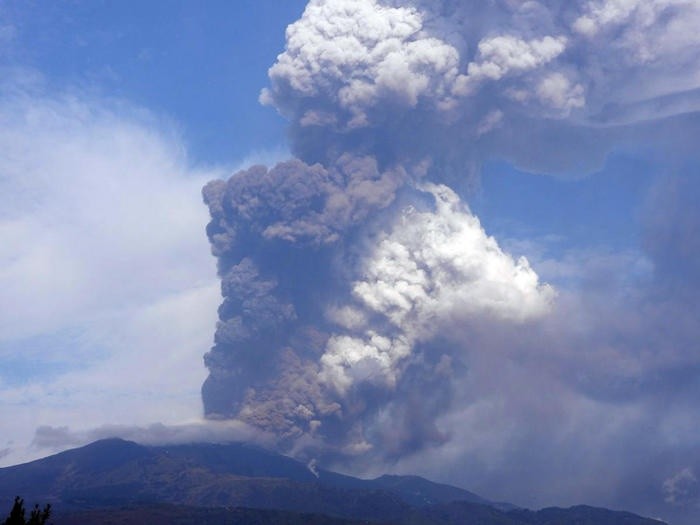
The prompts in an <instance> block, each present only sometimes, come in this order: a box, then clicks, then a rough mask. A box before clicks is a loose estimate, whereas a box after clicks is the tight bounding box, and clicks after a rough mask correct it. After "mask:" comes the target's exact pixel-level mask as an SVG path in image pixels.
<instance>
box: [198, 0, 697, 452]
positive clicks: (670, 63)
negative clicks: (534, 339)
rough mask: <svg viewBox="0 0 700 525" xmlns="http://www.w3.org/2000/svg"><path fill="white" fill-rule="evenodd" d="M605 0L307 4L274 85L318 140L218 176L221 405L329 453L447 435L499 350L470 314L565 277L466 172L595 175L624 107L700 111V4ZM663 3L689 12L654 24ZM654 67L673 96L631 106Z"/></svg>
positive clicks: (518, 303)
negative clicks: (509, 241)
mask: <svg viewBox="0 0 700 525" xmlns="http://www.w3.org/2000/svg"><path fill="white" fill-rule="evenodd" d="M603 4H604V3H603V2H598V1H593V0H591V1H578V2H560V1H556V0H548V1H541V2H514V1H506V0H504V1H496V2H476V1H473V2H471V1H461V2H456V1H451V0H412V1H411V0H407V1H398V0H384V1H382V0H312V1H311V2H310V3H309V4H308V6H307V8H306V10H305V12H304V14H303V16H302V18H301V19H300V20H299V21H297V22H296V23H294V24H292V25H291V26H290V27H289V28H288V30H287V45H286V49H285V50H284V52H283V53H282V54H281V55H279V57H278V59H277V62H276V63H275V64H274V65H273V66H272V67H271V68H270V70H269V76H270V86H269V88H267V89H265V90H263V92H262V94H261V102H262V103H264V104H268V105H271V106H273V107H275V108H276V109H277V110H278V111H279V112H280V113H281V114H282V115H284V116H285V117H286V118H288V119H289V121H290V125H291V141H292V149H293V151H294V153H295V155H297V157H298V158H297V159H294V160H290V161H288V162H284V163H281V164H279V165H277V166H275V167H273V168H271V169H267V168H264V167H260V166H256V167H252V168H250V169H249V170H246V171H242V172H239V173H236V174H235V175H233V176H232V177H231V178H230V179H229V180H228V181H213V182H211V183H209V184H208V185H207V186H206V187H205V188H204V199H205V202H206V204H207V205H208V206H209V209H210V213H211V217H212V220H211V222H210V224H209V225H208V227H207V233H208V235H209V239H210V242H211V245H212V250H213V253H214V255H215V256H216V257H217V259H218V270H219V275H220V276H221V280H222V287H221V290H222V295H223V299H224V300H223V303H222V304H221V307H220V308H219V323H218V326H217V330H216V335H215V341H214V346H213V348H212V349H211V351H210V352H209V353H208V354H207V355H206V357H205V362H206V365H207V367H208V369H209V377H208V379H207V380H206V382H205V384H204V386H203V400H204V407H205V412H206V414H207V416H208V417H210V418H238V419H241V420H244V421H246V422H247V423H249V424H252V425H254V426H257V427H259V428H261V429H263V430H265V431H268V432H270V433H272V434H273V435H275V436H277V437H278V439H279V443H280V446H282V447H283V448H287V449H291V448H294V447H296V449H297V450H299V449H305V448H307V447H310V448H312V449H315V450H316V451H317V452H318V451H324V452H326V453H329V454H336V453H340V454H365V453H367V454H375V455H377V456H383V457H398V456H401V455H403V454H406V453H409V452H411V451H414V450H418V449H420V448H423V447H425V446H427V445H430V444H431V443H440V442H444V441H445V440H447V439H449V435H448V433H447V432H446V431H445V429H442V428H441V427H440V421H439V419H440V416H441V414H444V413H445V412H446V411H448V410H449V408H450V403H451V402H452V399H453V391H454V385H455V384H456V383H457V382H459V381H463V380H464V371H465V370H467V369H468V368H469V362H470V356H473V355H474V353H479V352H482V353H483V352H488V351H489V349H488V348H478V347H473V346H472V345H470V344H469V333H468V330H469V329H468V328H467V327H469V326H478V325H486V324H488V325H493V326H494V327H498V326H499V324H500V325H501V326H505V325H507V326H513V325H518V324H522V323H530V322H532V321H533V320H536V319H538V318H541V317H542V316H543V315H544V314H545V313H546V312H547V311H548V310H549V309H550V307H551V303H552V300H553V297H554V292H553V290H552V289H551V288H550V287H548V286H547V285H543V284H540V282H539V280H538V277H537V275H536V273H535V272H534V271H533V270H532V268H530V266H529V265H528V262H527V261H526V260H525V259H522V258H521V259H518V260H514V259H513V258H512V257H511V256H510V255H508V254H506V253H504V252H503V251H502V250H501V248H499V246H498V244H497V242H496V241H495V240H494V239H493V238H491V237H489V236H488V235H486V233H485V232H484V230H483V229H482V227H481V225H480V223H479V221H478V219H477V218H476V217H475V216H474V215H473V214H472V213H471V212H470V210H469V208H468V206H467V205H466V204H464V203H462V202H461V201H460V198H459V196H458V194H457V193H456V192H455V191H453V189H451V188H450V187H448V185H451V186H453V187H455V188H457V187H462V186H463V184H462V183H461V182H460V181H463V180H464V179H465V178H468V177H472V176H473V175H474V173H475V167H478V166H479V164H480V163H481V162H482V161H483V160H485V159H487V158H489V157H498V158H501V159H504V158H505V159H508V160H510V161H512V162H514V163H515V164H516V165H526V166H528V167H530V168H534V169H537V170H538V171H541V172H556V173H563V174H568V173H571V172H574V171H576V170H579V171H581V170H584V171H585V170H587V169H591V167H594V166H595V165H596V163H597V162H599V161H600V159H602V158H603V156H604V154H605V152H606V151H607V148H609V147H610V140H611V139H616V140H617V139H620V138H624V137H625V133H627V130H628V128H626V127H624V126H621V124H625V125H629V124H630V123H634V122H641V121H645V120H649V119H653V118H656V117H660V116H668V115H669V114H672V112H673V111H674V109H673V108H678V107H680V105H683V106H684V107H686V108H687V106H688V105H693V104H696V105H697V107H700V101H698V100H696V99H695V98H693V97H690V98H689V96H688V95H684V97H680V98H678V97H676V95H677V94H678V93H680V90H682V89H683V88H676V91H675V92H674V90H673V89H669V86H671V85H674V86H675V85H677V86H682V85H688V82H690V80H691V79H690V77H688V78H685V77H684V78H680V77H681V76H682V75H684V73H683V71H689V70H690V69H692V68H690V69H689V68H687V67H679V65H680V62H679V61H685V62H683V63H684V64H685V63H688V62H689V61H690V62H692V61H696V62H697V61H698V60H700V59H698V56H700V54H694V55H692V56H691V55H688V54H686V55H684V56H683V57H681V56H679V55H678V54H677V53H676V51H677V48H678V46H685V47H684V48H688V47H692V46H696V44H694V43H693V42H694V41H692V33H691V32H689V31H685V30H684V28H690V27H693V24H694V23H695V22H697V21H700V8H698V7H697V6H696V5H695V4H693V3H687V2H680V1H677V2H676V1H673V0H666V1H665V2H658V3H655V4H654V5H655V6H657V7H658V9H657V8H651V7H649V6H647V5H646V3H644V2H634V1H633V2H626V3H625V5H624V6H623V5H622V3H619V2H617V3H615V4H614V5H615V6H617V7H616V8H615V9H612V10H610V9H604V8H603V7H604V6H603ZM657 4H658V5H657ZM661 4H664V6H661ZM645 6H646V7H645ZM662 7H663V9H662ZM660 17H665V19H672V20H673V21H674V24H673V25H672V24H665V25H659V26H658V28H656V26H654V27H655V30H654V31H649V30H648V28H649V27H650V25H649V24H651V23H652V22H653V21H654V20H657V19H659V18H660ZM669 17H670V18H669ZM669 27H675V28H676V30H677V31H676V33H675V34H674V38H672V39H671V38H667V37H668V36H669V35H668V34H666V33H664V31H668V30H666V29H663V28H669ZM601 35H604V36H605V39H606V40H607V45H605V46H603V45H601ZM633 44H634V45H633ZM691 44H692V45H691ZM696 47H697V46H696ZM693 49H695V47H693ZM633 51H634V52H633ZM695 65H696V66H700V64H695ZM661 69H663V71H660V70H661ZM694 70H697V67H696V68H695V69H694ZM616 71H620V72H624V74H623V73H620V74H618V73H615V72H616ZM652 77H653V78H660V77H663V78H665V79H667V80H668V83H666V84H664V85H660V84H658V83H656V84H655V83H653V82H648V83H645V79H648V78H652ZM639 85H646V86H648V87H647V88H646V89H647V92H645V93H643V94H642V96H643V97H647V99H648V100H653V99H654V97H658V96H659V95H661V94H663V95H664V96H665V97H666V99H667V102H668V103H667V104H665V105H659V104H653V103H649V104H647V103H646V102H645V99H642V100H640V99H639V98H637V100H635V101H634V103H630V104H627V102H626V98H627V97H626V94H627V93H628V92H629V91H630V90H631V89H633V88H634V89H635V90H638V86H639ZM637 92H638V91H637ZM669 97H670V98H669ZM674 97H676V98H674ZM662 113H663V114H662ZM543 144H547V145H548V146H549V147H548V148H544V147H542V145H543ZM465 331H466V333H465ZM388 429H390V431H389V430H388Z"/></svg>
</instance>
